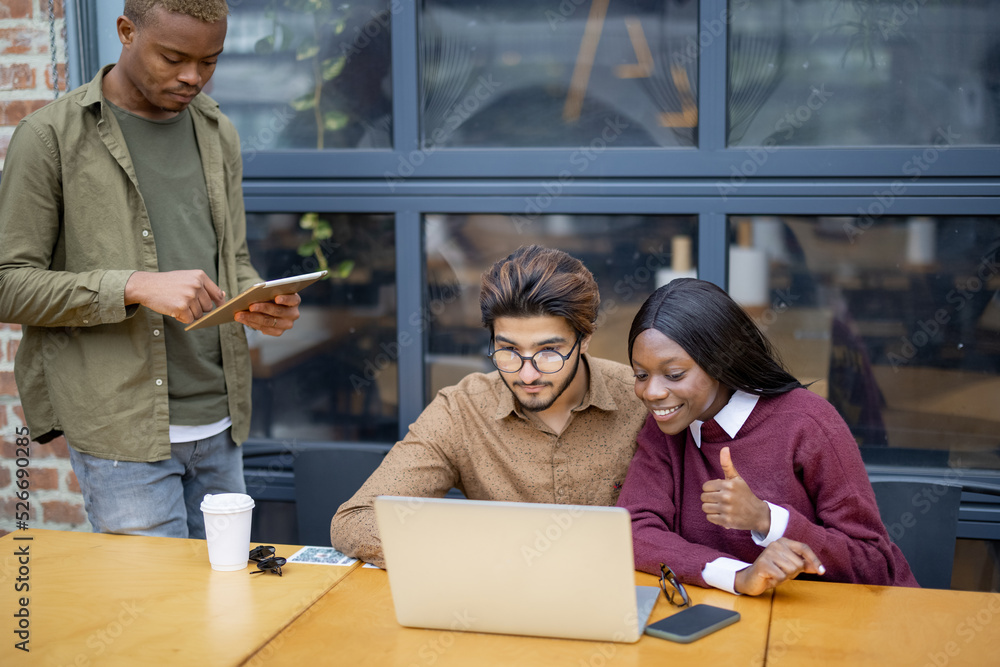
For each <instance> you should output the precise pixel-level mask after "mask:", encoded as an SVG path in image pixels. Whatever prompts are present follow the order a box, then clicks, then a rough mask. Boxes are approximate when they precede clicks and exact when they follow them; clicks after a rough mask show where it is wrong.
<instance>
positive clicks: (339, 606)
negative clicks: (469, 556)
mask: <svg viewBox="0 0 1000 667" xmlns="http://www.w3.org/2000/svg"><path fill="white" fill-rule="evenodd" d="M636 584H638V585H642V586H656V585H658V584H657V578H656V577H653V576H650V575H648V574H643V573H636ZM690 593H691V596H692V598H693V599H694V602H695V603H699V602H700V603H705V604H713V605H716V606H719V607H725V608H727V609H736V610H737V611H739V612H740V614H741V615H742V618H741V620H740V621H739V622H738V623H736V624H735V625H732V626H729V627H728V628H724V629H723V630H720V631H719V632H717V633H715V634H712V635H709V636H708V637H706V638H703V639H701V640H698V641H696V642H694V643H692V644H687V645H685V644H676V643H673V642H669V641H666V640H663V639H658V638H656V637H649V636H645V635H644V636H643V637H642V638H641V639H640V640H639V641H638V642H636V643H635V644H620V643H613V642H598V641H579V640H568V639H546V638H541V637H521V636H511V635H494V634H484V633H471V632H457V631H456V632H451V631H444V630H422V629H416V628H404V627H402V626H400V625H399V624H398V623H397V622H396V615H395V611H394V609H393V606H392V596H391V594H390V590H389V579H388V576H387V575H386V573H385V572H384V571H382V570H376V569H371V568H360V569H357V570H355V571H353V572H352V573H351V574H350V576H348V577H347V578H346V579H345V580H344V581H343V582H342V583H340V584H339V585H338V586H337V587H336V588H335V589H333V590H331V591H330V592H329V593H327V594H326V595H324V596H323V598H321V599H320V600H319V601H318V602H317V603H316V604H315V605H313V606H312V607H311V608H310V609H309V610H308V611H306V612H305V613H304V614H302V615H301V616H300V617H299V618H298V619H296V620H295V622H293V623H292V624H291V625H290V626H289V627H288V628H286V629H285V630H284V631H282V632H281V634H279V635H278V636H277V637H276V638H275V639H274V640H273V641H271V642H270V643H268V644H267V645H266V646H264V647H263V648H262V649H261V650H260V651H258V652H257V654H256V655H254V656H253V657H252V658H251V659H250V660H249V661H248V662H247V665H250V666H252V667H258V666H262V665H296V666H297V667H301V665H304V664H316V663H318V662H320V661H321V660H322V659H324V657H326V658H329V659H332V657H333V656H336V661H337V664H344V665H378V666H379V667H382V666H385V667H392V666H396V665H399V666H403V667H409V666H411V665H431V664H433V665H435V667H449V666H452V665H454V666H459V665H461V666H468V665H476V666H477V667H480V666H484V665H519V666H525V665H527V666H530V665H540V666H544V667H551V666H552V665H574V666H575V665H595V666H597V665H616V666H618V665H623V666H627V665H636V666H638V665H652V664H671V663H669V662H667V661H679V662H676V663H674V664H698V663H702V661H704V662H703V664H714V665H730V664H747V663H748V662H749V661H750V660H752V659H757V660H758V662H757V663H756V664H761V662H760V661H762V660H763V655H764V648H765V643H766V638H767V626H768V620H769V613H770V594H768V595H764V596H761V597H758V598H750V597H736V596H733V595H730V594H728V593H724V592H722V591H716V590H705V589H702V588H696V587H692V588H691V589H690ZM673 613H675V611H674V608H673V607H671V606H670V605H669V603H668V602H667V601H666V600H665V599H664V598H663V596H662V595H660V597H659V599H658V601H657V604H656V607H655V608H654V609H653V613H652V615H651V616H650V621H651V622H652V621H656V620H659V619H661V618H664V617H666V616H669V615H671V614H673ZM696 661H697V662H696Z"/></svg>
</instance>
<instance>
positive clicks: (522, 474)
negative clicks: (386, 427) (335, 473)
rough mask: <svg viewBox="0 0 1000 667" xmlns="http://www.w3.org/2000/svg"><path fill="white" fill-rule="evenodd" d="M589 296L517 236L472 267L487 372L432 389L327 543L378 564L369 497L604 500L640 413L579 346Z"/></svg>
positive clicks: (557, 263) (579, 266) (563, 265)
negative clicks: (517, 244) (486, 334)
mask: <svg viewBox="0 0 1000 667" xmlns="http://www.w3.org/2000/svg"><path fill="white" fill-rule="evenodd" d="M600 302H601V297H600V294H599V293H598V290H597V283H596V282H595V281H594V277H593V275H592V274H591V273H590V271H588V270H587V268H586V267H585V266H584V265H583V263H582V262H580V261H579V260H577V259H575V258H573V257H570V256H569V255H567V254H566V253H564V252H562V251H561V250H552V249H548V248H542V247H540V246H529V247H523V248H521V249H519V250H517V251H516V252H514V253H513V254H512V255H510V256H509V257H507V258H505V259H502V260H500V261H498V262H497V263H496V264H494V265H493V267H492V268H491V269H490V270H489V271H487V272H486V273H485V274H484V275H483V280H482V290H481V292H480V296H479V305H480V308H481V310H482V316H483V326H485V327H486V328H487V329H489V331H490V336H491V340H490V348H489V356H490V359H492V361H493V365H494V366H496V368H497V371H496V372H493V373H489V374H483V373H473V374H471V375H469V376H467V377H466V378H465V379H463V380H462V381H461V382H459V383H458V384H457V385H455V386H453V387H447V388H445V389H442V390H441V391H440V392H439V393H438V395H437V397H436V398H435V399H434V400H433V401H432V402H431V404H430V405H429V406H427V408H426V409H425V410H424V411H423V413H421V415H420V417H418V418H417V421H416V422H414V423H413V424H412V425H411V426H410V431H409V433H407V434H406V437H405V438H404V439H403V440H401V441H400V442H397V443H396V445H395V446H394V447H393V448H392V450H390V452H389V453H388V455H386V457H385V460H384V461H383V463H382V465H380V466H379V468H378V469H377V470H376V471H375V472H374V473H372V476H371V477H370V478H369V479H368V481H367V482H365V484H364V485H363V486H362V487H361V489H360V490H358V492H357V493H356V494H354V497H353V498H351V499H350V500H348V501H347V502H346V503H344V504H343V505H342V506H341V507H340V509H338V510H337V513H336V515H335V516H334V517H333V522H332V523H331V527H330V535H331V541H332V543H333V546H334V547H336V548H337V549H339V550H341V551H343V552H344V553H345V554H347V555H350V556H354V557H355V558H360V559H362V560H365V561H367V562H369V563H373V564H375V565H378V566H383V564H384V561H383V557H382V545H381V542H380V540H379V536H378V530H377V527H376V525H375V512H374V509H373V507H372V502H373V501H374V499H375V497H376V496H380V495H393V496H419V497H441V496H443V495H445V494H446V493H447V492H448V490H449V489H451V488H452V487H457V488H458V489H460V490H461V491H462V492H463V493H465V495H466V496H467V497H468V498H471V499H473V500H506V501H517V502H532V503H562V504H576V505H613V504H614V503H615V501H616V500H617V498H618V491H619V490H620V488H621V484H622V482H623V481H624V479H625V474H626V473H627V472H628V466H629V462H630V461H631V460H632V454H633V453H634V452H635V448H636V435H637V434H638V432H639V429H640V428H641V426H642V424H643V421H644V415H643V414H642V408H643V406H642V404H641V403H640V402H639V400H638V399H637V398H636V396H635V390H634V388H633V387H634V376H633V373H632V369H631V368H630V367H629V366H626V365H624V364H619V363H616V362H613V361H608V360H606V359H598V358H595V357H591V356H589V355H587V354H586V352H587V348H588V346H589V345H590V337H591V335H592V334H593V333H594V328H595V322H596V321H597V310H598V306H599V305H600Z"/></svg>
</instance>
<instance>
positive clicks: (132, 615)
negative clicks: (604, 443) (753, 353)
mask: <svg viewBox="0 0 1000 667" xmlns="http://www.w3.org/2000/svg"><path fill="white" fill-rule="evenodd" d="M26 538H30V539H26ZM24 548H26V549H27V550H28V553H27V556H26V559H27V563H26V564H24V565H25V567H27V568H28V573H27V575H25V574H24V573H23V572H21V571H20V568H21V567H22V563H19V562H18V556H16V555H15V553H16V552H17V551H18V550H19V549H24ZM297 549H298V547H294V546H281V545H277V550H278V554H279V555H285V556H290V555H291V554H292V553H294V552H295V551H296V550H297ZM22 553H23V552H22ZM249 571H250V569H249V568H248V569H247V570H242V571H237V572H216V571H214V570H212V569H211V567H210V566H209V564H208V554H207V550H206V545H205V542H204V541H203V540H181V539H171V538H156V537H129V536H120V535H98V534H93V533H77V532H63V531H45V530H32V531H21V532H18V533H14V534H11V535H6V536H4V537H3V538H0V612H2V613H0V617H2V618H3V619H5V620H3V621H0V631H2V633H3V635H4V636H5V637H6V639H5V640H4V643H2V644H0V664H2V665H8V664H9V665H60V666H63V665H79V666H84V667H85V666H88V665H129V666H132V665H141V664H157V665H185V666H187V665H210V666H211V667H216V666H220V667H225V666H229V665H250V666H253V667H257V666H258V665H295V667H304V666H305V665H311V664H338V665H339V664H343V665H378V666H379V667H382V666H383V665H385V666H388V667H392V666H393V665H405V666H407V667H409V666H410V665H435V666H439V667H447V666H449V665H463V666H464V665H476V666H477V667H478V666H479V665H493V664H495V665H511V664H516V665H528V666H532V665H539V666H543V667H550V666H552V665H573V666H574V667H576V666H578V665H582V666H594V667H597V666H600V665H615V666H617V665H624V666H636V667H639V666H645V665H660V664H678V665H687V664H706V665H748V666H750V667H757V666H761V665H775V666H778V667H780V666H782V665H795V666H798V665H813V664H816V665H830V664H834V665H852V666H854V665H878V666H879V667H882V666H883V665H918V666H919V665H933V666H935V667H942V666H943V665H949V666H954V665H975V666H976V667H979V666H981V665H994V664H998V663H1000V594H997V593H970V592H962V591H946V590H929V589H909V588H889V587H882V586H860V585H851V584H834V583H828V582H806V581H793V582H789V583H786V584H783V585H782V586H780V587H779V588H778V589H777V591H776V592H774V594H773V595H772V594H766V595H763V596H760V597H736V596H732V595H729V594H728V593H723V592H721V591H716V590H706V589H703V588H698V587H695V586H692V587H689V592H690V594H691V597H692V600H693V602H694V603H696V604H697V603H705V604H712V605H715V606H719V607H724V608H727V609H735V610H737V611H739V612H740V614H741V616H742V618H741V620H740V621H739V622H738V623H736V624H735V625H731V626H729V627H727V628H724V629H722V630H720V631H719V632H717V633H715V634H713V635H711V636H710V637H707V638H705V639H701V640H699V641H696V642H694V643H692V644H687V645H685V644H675V643H672V642H668V641H665V640H662V639H657V638H655V637H649V636H643V637H642V638H641V639H640V640H639V641H638V642H636V643H635V644H618V643H611V642H588V641H576V640H565V639H545V638H540V637H517V636H507V635H492V634H482V633H463V632H449V631H442V630H421V629H415V628H404V627H402V626H400V625H399V624H398V623H397V622H396V616H395V613H394V610H393V606H392V597H391V594H390V591H389V583H388V577H387V576H386V573H385V572H383V571H381V570H376V569H370V568H362V567H360V564H357V563H356V564H355V565H353V566H350V567H336V566H326V565H305V564H295V563H292V564H289V565H286V566H285V568H284V576H282V577H276V576H274V575H270V574H259V575H254V576H250V575H249V574H248V572H249ZM24 576H26V577H27V583H28V584H29V585H30V590H29V591H26V592H16V591H15V585H17V584H18V581H17V580H18V578H19V577H24ZM635 581H636V584H638V585H643V586H655V585H656V578H655V577H653V576H650V575H647V574H643V573H636V578H635ZM19 597H27V598H28V606H27V607H26V608H27V609H28V619H29V621H28V624H29V631H30V642H29V647H30V653H23V652H21V651H18V650H17V649H15V648H14V644H15V642H17V641H19V639H18V638H17V637H16V635H14V634H13V633H12V631H14V630H16V629H17V625H18V618H17V616H15V614H16V613H18V610H19V609H21V605H20V604H19V601H18V598H19ZM674 613H676V609H675V608H674V607H671V606H670V605H669V604H668V603H667V602H666V600H664V599H663V597H662V596H661V597H660V598H659V600H658V601H657V605H656V607H655V608H654V609H653V613H652V615H651V616H650V622H653V621H657V620H659V619H661V618H664V617H666V616H669V615H671V614H674Z"/></svg>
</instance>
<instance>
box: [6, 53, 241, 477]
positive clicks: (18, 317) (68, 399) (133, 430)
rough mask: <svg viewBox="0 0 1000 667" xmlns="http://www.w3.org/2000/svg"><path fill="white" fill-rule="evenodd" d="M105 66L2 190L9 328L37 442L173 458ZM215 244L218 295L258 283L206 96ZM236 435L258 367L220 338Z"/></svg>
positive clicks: (146, 256)
mask: <svg viewBox="0 0 1000 667" xmlns="http://www.w3.org/2000/svg"><path fill="white" fill-rule="evenodd" d="M109 69H110V66H109V67H105V68H104V69H103V70H102V71H101V72H99V73H98V74H97V76H95V77H94V79H93V80H92V81H91V82H90V83H88V84H85V85H84V86H81V87H80V88H77V89H76V90H74V91H72V92H70V93H68V94H67V95H65V96H63V97H61V98H60V99H59V100H56V101H55V102H52V103H50V104H49V105H47V106H45V107H43V108H42V109H40V110H38V111H36V112H35V113H33V114H31V115H29V116H27V117H26V118H25V119H24V120H22V121H21V122H20V123H19V124H18V127H17V129H16V130H15V132H14V135H13V137H12V138H11V141H10V146H9V148H8V150H7V158H6V163H5V166H4V172H3V178H2V180H0V321H2V322H12V323H19V324H21V325H23V327H24V329H23V335H22V340H21V344H20V346H19V347H18V351H17V357H16V360H15V363H14V375H15V379H16V381H17V386H18V391H19V392H20V395H21V403H22V406H23V408H24V415H25V417H26V419H27V422H28V427H29V428H30V429H31V436H32V438H33V439H35V440H37V441H39V442H47V441H48V440H51V439H52V438H54V437H56V436H57V435H59V434H60V433H65V435H66V439H67V441H68V442H69V444H70V445H71V446H72V447H73V448H75V449H77V450H79V451H81V452H84V453H87V454H91V455H94V456H98V457H101V458H108V459H117V460H122V461H161V460H166V459H168V458H170V437H169V421H170V415H169V407H168V393H167V392H168V385H167V381H168V378H167V352H166V346H165V344H164V336H163V325H164V316H163V315H160V314H159V313H155V312H153V311H152V310H149V309H148V308H145V307H140V306H138V305H132V306H128V307H126V306H125V302H124V297H125V284H126V282H127V281H128V279H129V277H130V276H131V275H132V273H133V272H135V271H158V270H159V266H158V263H157V254H156V244H155V242H154V239H153V229H152V227H151V225H150V222H149V215H148V213H147V211H146V207H145V204H144V202H143V199H142V196H141V194H140V192H139V189H138V185H137V181H136V175H135V170H134V168H133V165H132V160H131V158H130V157H129V152H128V149H127V147H126V145H125V140H124V138H123V136H122V133H121V129H120V128H119V126H118V122H117V120H116V119H115V117H114V114H113V113H112V112H111V110H110V109H109V108H108V105H107V103H106V101H105V100H104V98H103V96H102V94H101V83H102V79H103V77H104V74H105V73H106V72H107V71H108V70H109ZM189 109H190V110H191V116H192V119H193V121H194V128H195V136H196V138H197V141H198V150H199V152H200V154H201V161H202V166H203V169H204V172H205V177H206V185H207V188H208V199H209V206H210V208H211V211H212V224H213V226H214V227H215V233H216V237H217V243H218V246H217V250H218V257H219V265H218V267H217V269H218V275H219V281H218V282H219V287H221V288H222V289H223V290H224V291H225V292H226V293H227V294H237V293H239V292H240V291H242V290H243V289H245V288H247V287H248V286H250V285H251V284H253V283H255V282H259V281H260V277H259V276H258V274H257V272H256V271H254V269H253V266H252V265H251V263H250V256H249V252H248V250H247V245H246V220H245V214H244V208H243V190H242V184H241V180H242V174H243V169H242V162H241V160H240V142H239V136H238V135H237V133H236V129H235V128H234V127H233V125H232V123H231V122H230V121H229V119H227V118H226V117H225V116H224V115H222V113H220V112H219V109H218V105H217V104H216V103H215V102H214V101H213V100H212V99H211V98H209V97H208V96H207V95H199V96H198V97H196V98H195V99H194V101H192V103H191V105H190V106H189ZM219 334H220V344H221V347H222V362H223V368H224V369H225V377H226V388H227V394H228V400H229V414H230V416H231V417H232V420H233V427H232V436H233V439H234V440H235V441H236V442H237V443H240V442H242V441H244V440H245V439H246V438H247V435H248V434H249V430H250V388H251V372H250V356H249V354H248V351H247V342H246V334H245V333H244V330H243V327H242V325H240V324H238V323H235V322H234V323H231V324H224V325H222V326H221V327H220V329H219Z"/></svg>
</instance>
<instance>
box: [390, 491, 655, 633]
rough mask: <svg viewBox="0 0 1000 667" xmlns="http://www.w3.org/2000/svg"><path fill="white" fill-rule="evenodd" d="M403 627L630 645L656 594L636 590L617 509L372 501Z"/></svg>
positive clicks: (628, 531)
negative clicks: (589, 640)
mask: <svg viewBox="0 0 1000 667" xmlns="http://www.w3.org/2000/svg"><path fill="white" fill-rule="evenodd" d="M375 516H376V519H377V521H378V529H379V533H380V535H381V537H382V549H383V553H384V555H385V564H386V570H387V571H388V574H389V586H390V588H391V591H392V600H393V603H394V605H395V607H396V619H397V620H398V621H399V623H400V625H404V626H409V627H417V628H437V629H442V630H466V631H470V632H496V633H502V634H516V635H534V636H539V637H562V638H567V639H593V640H601V641H616V642H635V641H638V640H639V638H640V637H641V636H642V632H643V629H644V628H645V625H646V621H647V619H648V618H649V614H650V612H651V611H652V609H653V605H654V604H655V603H656V596H657V594H658V593H659V590H660V589H659V588H657V587H650V586H636V585H635V570H634V567H635V565H634V563H633V560H632V524H631V521H630V519H629V515H628V511H627V510H625V509H623V508H620V507H593V506H582V505H548V504H534V503H511V502H489V501H482V500H454V499H446V498H406V497H398V496H379V497H378V498H376V499H375Z"/></svg>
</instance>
